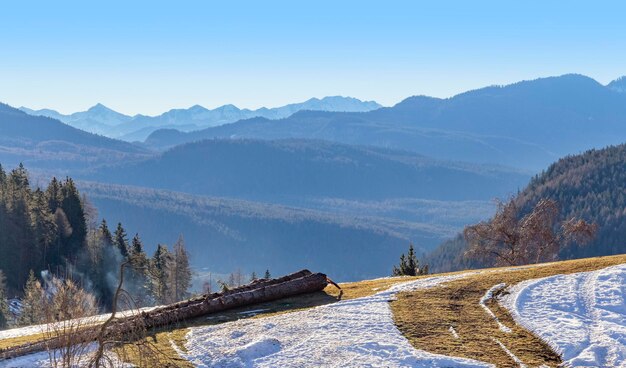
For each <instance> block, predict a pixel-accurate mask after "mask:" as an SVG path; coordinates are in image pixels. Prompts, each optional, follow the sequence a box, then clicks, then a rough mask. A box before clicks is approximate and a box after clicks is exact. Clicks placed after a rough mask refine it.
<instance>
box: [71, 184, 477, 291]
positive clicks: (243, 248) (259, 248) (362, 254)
mask: <svg viewBox="0 0 626 368" xmlns="http://www.w3.org/2000/svg"><path fill="white" fill-rule="evenodd" d="M79 186H80V187H81V191H83V192H84V193H87V195H88V196H89V198H90V199H91V200H92V201H93V202H94V203H95V204H96V205H97V207H98V209H99V210H100V211H101V212H102V213H107V216H109V217H114V218H116V219H119V221H122V222H123V223H124V224H126V225H127V226H128V227H129V228H132V229H137V231H140V232H141V234H143V235H142V238H143V239H144V240H145V242H146V244H147V250H148V251H149V252H152V251H153V250H154V249H155V248H154V247H155V245H156V244H158V243H171V242H173V241H174V240H175V239H176V237H177V236H178V233H179V232H184V234H185V241H186V245H187V248H188V249H189V253H190V255H191V263H192V265H194V266H196V269H204V270H208V271H211V272H213V273H222V274H226V273H229V272H233V271H235V270H237V269H241V270H242V271H244V272H245V273H246V274H248V273H251V272H252V271H256V272H257V273H259V272H262V271H263V270H265V269H267V268H269V269H270V270H272V272H273V273H274V274H282V273H288V272H291V271H293V269H294V265H295V264H297V265H298V266H297V267H299V268H301V267H308V268H310V269H315V270H320V271H323V272H327V273H328V274H329V275H332V276H333V278H334V279H336V280H342V281H343V280H357V279H361V278H366V277H380V276H383V275H388V274H389V273H390V272H391V267H392V265H393V264H395V263H396V262H397V258H398V256H399V254H400V253H401V252H403V251H405V250H406V248H407V246H408V244H409V242H411V241H413V242H414V243H415V245H416V246H418V247H419V248H418V254H420V255H421V254H423V253H424V252H425V251H426V250H428V249H429V248H430V247H433V246H435V245H436V244H437V243H438V242H440V241H441V239H444V238H445V237H446V236H449V235H450V234H451V228H450V227H447V226H444V225H436V224H433V223H420V222H415V221H402V220H398V219H392V218H384V217H376V216H372V215H370V214H369V213H361V214H360V215H356V214H349V215H341V214H333V213H332V212H329V211H315V210H308V209H303V208H296V207H288V206H282V205H277V204H270V203H259V202H251V201H244V200H238V199H229V198H210V197H204V196H194V195H189V194H185V193H176V192H171V191H163V190H154V189H149V188H140V187H131V186H122V185H108V184H101V183H89V182H79ZM481 216H482V214H479V215H474V216H473V217H472V218H475V219H476V218H480V217H481ZM452 229H456V227H454V228H452ZM355 255H358V256H355Z"/></svg>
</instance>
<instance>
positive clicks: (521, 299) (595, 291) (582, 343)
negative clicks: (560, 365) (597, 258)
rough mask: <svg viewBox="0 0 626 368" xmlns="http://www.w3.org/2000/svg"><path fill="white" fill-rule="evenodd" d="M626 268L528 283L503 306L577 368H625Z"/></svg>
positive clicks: (619, 267) (559, 276)
mask: <svg viewBox="0 0 626 368" xmlns="http://www.w3.org/2000/svg"><path fill="white" fill-rule="evenodd" d="M625 295H626V265H618V266H613V267H608V268H605V269H602V270H598V271H593V272H583V273H576V274H570V275H557V276H552V277H547V278H542V279H536V280H528V281H525V282H522V283H520V284H518V285H516V286H514V287H513V288H512V290H511V294H510V295H508V296H507V297H506V298H504V300H503V303H504V305H505V306H507V307H508V308H509V310H510V311H511V314H512V315H513V318H514V319H515V321H516V322H517V323H519V324H521V325H522V326H524V327H525V328H527V329H529V330H531V331H533V332H534V333H535V334H536V335H537V336H539V337H541V338H542V339H544V340H545V341H546V342H547V343H548V344H550V346H552V348H553V349H555V351H557V352H558V353H560V354H561V356H562V357H563V360H564V362H565V363H566V365H569V366H573V367H626V303H625V299H624V298H625Z"/></svg>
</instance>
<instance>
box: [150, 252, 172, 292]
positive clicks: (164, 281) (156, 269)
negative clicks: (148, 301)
mask: <svg viewBox="0 0 626 368" xmlns="http://www.w3.org/2000/svg"><path fill="white" fill-rule="evenodd" d="M151 263H152V295H154V299H155V301H156V302H157V303H158V304H169V303H171V302H172V299H173V298H172V295H171V289H170V280H171V273H172V269H171V266H172V255H171V254H170V252H169V251H168V250H167V246H165V245H163V244H159V245H158V246H157V250H156V252H155V253H154V256H153V257H152V262H151Z"/></svg>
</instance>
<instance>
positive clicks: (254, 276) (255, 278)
mask: <svg viewBox="0 0 626 368" xmlns="http://www.w3.org/2000/svg"><path fill="white" fill-rule="evenodd" d="M257 279H258V277H257V275H256V272H254V271H252V273H251V274H250V282H252V281H255V280H257Z"/></svg>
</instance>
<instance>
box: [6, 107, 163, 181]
mask: <svg viewBox="0 0 626 368" xmlns="http://www.w3.org/2000/svg"><path fill="white" fill-rule="evenodd" d="M152 155H153V153H151V152H150V151H149V150H147V149H145V148H143V147H140V146H137V145H134V144H131V143H127V142H122V141H119V140H115V139H111V138H107V137H103V136H100V135H96V134H92V133H87V132H84V131H82V130H80V129H76V128H73V127H71V126H69V125H66V124H63V123H61V122H60V121H58V120H56V119H52V118H48V117H44V116H31V115H28V114H26V113H24V112H22V111H20V110H18V109H15V108H13V107H10V106H8V105H5V104H1V103H0V162H1V163H2V164H3V165H5V166H15V165H17V164H18V163H20V162H23V163H25V164H26V165H27V166H28V167H31V168H38V169H51V170H54V171H55V172H57V173H64V172H68V171H71V170H84V169H89V168H94V167H97V166H99V165H105V164H116V163H119V162H132V161H135V160H143V159H146V158H148V157H150V156H152Z"/></svg>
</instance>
